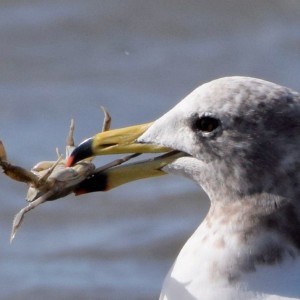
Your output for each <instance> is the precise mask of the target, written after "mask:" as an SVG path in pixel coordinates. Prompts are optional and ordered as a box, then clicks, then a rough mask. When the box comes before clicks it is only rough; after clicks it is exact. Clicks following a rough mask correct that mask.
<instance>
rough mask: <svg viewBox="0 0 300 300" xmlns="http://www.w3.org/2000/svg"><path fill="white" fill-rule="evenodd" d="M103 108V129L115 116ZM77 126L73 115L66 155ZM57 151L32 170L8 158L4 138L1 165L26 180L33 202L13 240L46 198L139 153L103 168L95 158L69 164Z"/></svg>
mask: <svg viewBox="0 0 300 300" xmlns="http://www.w3.org/2000/svg"><path fill="white" fill-rule="evenodd" d="M101 108H102V110H103V112H104V121H103V127H102V131H106V130H109V128H110V124H111V117H110V115H109V114H108V112H107V111H106V110H105V109H104V108H103V107H101ZM74 128H75V126H74V120H73V119H72V120H71V125H70V129H69V133H68V137H67V146H66V159H67V158H68V157H69V156H70V154H71V152H72V151H73V150H74V149H75V144H74ZM56 152H57V156H58V158H57V160H56V161H42V162H39V163H37V164H36V165H35V166H34V167H33V168H32V169H31V170H30V171H28V170H26V169H24V168H22V167H20V166H16V165H13V164H11V163H9V162H8V160H7V155H6V151H5V148H4V145H3V143H2V142H1V141H0V166H1V167H2V169H3V172H4V173H5V174H6V175H7V176H9V177H10V178H11V179H13V180H16V181H20V182H24V183H26V184H27V185H28V191H27V196H26V200H27V201H28V202H29V204H28V205H27V206H25V207H24V208H22V209H21V210H20V211H19V212H18V213H17V214H16V215H15V217H14V220H13V225H12V231H11V236H10V242H12V241H13V239H14V238H15V236H16V233H17V230H18V228H19V227H20V226H21V224H22V222H23V219H24V216H25V214H26V213H27V212H29V211H30V210H32V209H34V208H35V207H37V206H38V205H40V204H42V203H44V202H46V201H49V200H56V199H59V198H62V197H65V196H67V195H68V194H70V193H72V192H75V191H76V190H77V189H78V188H79V185H80V183H82V182H83V181H84V180H86V179H88V178H89V177H91V176H93V175H95V174H99V173H100V172H102V171H104V170H107V169H109V168H111V167H114V166H117V165H120V164H122V163H124V162H126V161H128V160H129V159H131V158H133V157H135V156H137V155H139V154H132V155H128V156H126V157H123V158H120V159H118V160H115V161H112V162H110V163H108V164H106V165H104V166H101V167H99V168H96V167H95V165H94V164H93V162H92V161H93V158H88V159H84V160H82V161H80V162H79V163H77V164H76V165H74V166H73V167H66V159H63V156H62V155H61V154H60V153H59V152H58V150H57V149H56ZM77 194H78V193H77Z"/></svg>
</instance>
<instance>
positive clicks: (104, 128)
mask: <svg viewBox="0 0 300 300" xmlns="http://www.w3.org/2000/svg"><path fill="white" fill-rule="evenodd" d="M101 109H102V111H103V113H104V120H103V125H102V131H108V130H109V129H110V124H111V116H110V114H109V113H108V111H107V110H106V109H105V107H104V106H101Z"/></svg>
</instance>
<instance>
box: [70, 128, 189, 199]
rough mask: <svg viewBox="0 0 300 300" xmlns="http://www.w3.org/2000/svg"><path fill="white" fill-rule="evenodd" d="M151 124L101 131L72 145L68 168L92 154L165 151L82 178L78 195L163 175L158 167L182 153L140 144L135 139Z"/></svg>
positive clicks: (158, 146)
mask: <svg viewBox="0 0 300 300" xmlns="http://www.w3.org/2000/svg"><path fill="white" fill-rule="evenodd" d="M152 124H153V123H147V124H141V125H135V126H130V127H127V128H121V129H114V130H108V131H104V132H101V133H98V134H96V135H95V136H94V137H91V138H89V139H87V140H85V141H83V142H82V143H81V144H80V145H79V146H78V147H77V148H75V149H74V151H73V152H72V153H71V155H70V157H69V158H68V160H67V163H66V165H67V167H71V166H73V165H74V164H75V163H77V162H78V161H80V160H82V159H85V158H88V157H91V156H98V155H108V154H110V155H112V154H124V153H165V154H164V155H161V156H158V157H156V158H153V159H149V160H145V161H141V162H136V163H131V164H126V165H122V166H118V167H113V168H110V169H107V170H105V171H101V172H99V173H96V174H94V175H93V176H91V177H90V178H88V179H86V180H85V181H83V182H82V183H81V185H80V186H79V188H78V190H77V191H75V193H76V194H77V195H79V194H84V193H89V192H96V191H107V190H110V189H112V188H115V187H117V186H119V185H122V184H125V183H128V182H131V181H135V180H138V179H143V178H148V177H154V176H161V175H164V174H165V172H163V171H162V170H161V169H162V168H163V167H164V166H166V165H167V164H169V163H171V162H172V161H174V160H175V159H177V158H178V157H181V156H183V153H182V152H179V151H174V150H173V149H170V148H167V147H163V146H160V145H156V144H143V143H139V142H138V141H137V140H138V138H139V137H140V136H141V135H142V134H143V133H144V132H145V131H146V130H147V129H148V128H149V127H150V126H151V125H152ZM185 155H186V154H185Z"/></svg>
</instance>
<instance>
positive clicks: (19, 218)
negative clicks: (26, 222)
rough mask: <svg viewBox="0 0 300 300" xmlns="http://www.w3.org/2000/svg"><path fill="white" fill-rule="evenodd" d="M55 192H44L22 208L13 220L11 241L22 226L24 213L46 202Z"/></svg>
mask: <svg viewBox="0 0 300 300" xmlns="http://www.w3.org/2000/svg"><path fill="white" fill-rule="evenodd" d="M54 193H55V191H53V190H52V191H51V190H50V191H48V192H47V193H46V194H44V195H43V196H41V197H39V198H38V199H36V200H34V201H33V202H30V203H29V204H28V205H27V206H25V207H24V208H22V209H21V210H20V211H19V212H18V213H17V214H16V215H15V217H14V221H13V226H12V230H11V235H10V242H12V241H13V239H14V238H15V236H16V233H17V230H18V228H19V227H20V226H21V224H22V222H23V219H24V215H25V214H26V213H28V212H29V211H31V210H32V209H34V208H35V207H37V206H38V205H40V204H42V203H44V202H46V201H47V200H48V199H49V197H51V196H52V195H53V194H54Z"/></svg>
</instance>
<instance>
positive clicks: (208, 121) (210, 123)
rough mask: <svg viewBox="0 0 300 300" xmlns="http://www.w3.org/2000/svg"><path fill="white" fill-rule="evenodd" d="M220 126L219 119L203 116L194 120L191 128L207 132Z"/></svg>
mask: <svg viewBox="0 0 300 300" xmlns="http://www.w3.org/2000/svg"><path fill="white" fill-rule="evenodd" d="M219 126H220V121H219V120H218V119H216V118H214V117H210V116H203V117H201V118H199V117H198V118H197V119H196V120H194V122H193V124H192V128H193V129H194V130H197V131H202V132H203V133H209V132H212V131H214V130H215V129H217V128H218V127H219Z"/></svg>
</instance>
